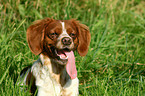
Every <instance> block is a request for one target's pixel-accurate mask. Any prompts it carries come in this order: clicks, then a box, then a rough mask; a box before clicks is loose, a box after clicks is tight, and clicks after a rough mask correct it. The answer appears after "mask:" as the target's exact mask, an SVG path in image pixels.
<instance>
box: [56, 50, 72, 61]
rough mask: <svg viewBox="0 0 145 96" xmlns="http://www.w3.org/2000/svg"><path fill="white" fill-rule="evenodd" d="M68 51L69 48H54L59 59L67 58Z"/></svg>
mask: <svg viewBox="0 0 145 96" xmlns="http://www.w3.org/2000/svg"><path fill="white" fill-rule="evenodd" d="M68 52H70V50H68V49H63V50H55V54H56V55H57V57H58V58H59V59H61V60H67V59H68V55H67V53H68Z"/></svg>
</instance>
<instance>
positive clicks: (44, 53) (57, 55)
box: [21, 18, 91, 96]
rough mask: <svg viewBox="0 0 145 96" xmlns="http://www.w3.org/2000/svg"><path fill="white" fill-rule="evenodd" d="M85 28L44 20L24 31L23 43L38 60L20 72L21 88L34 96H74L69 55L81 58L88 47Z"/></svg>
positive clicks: (73, 71) (75, 80)
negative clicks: (35, 95) (25, 40)
mask: <svg viewBox="0 0 145 96" xmlns="http://www.w3.org/2000/svg"><path fill="white" fill-rule="evenodd" d="M90 39H91V35H90V31H89V28H88V27H87V26H86V25H84V24H81V23H79V21H77V20H75V19H71V20H55V19H51V18H46V19H42V20H37V21H35V22H34V23H33V24H32V25H30V26H29V27H28V29H27V41H28V45H29V48H30V50H31V52H32V53H34V54H35V55H39V59H38V60H37V61H35V62H34V64H33V65H32V66H31V67H27V68H25V69H24V70H23V71H22V72H21V78H23V79H21V84H22V85H28V86H30V92H31V93H32V95H34V93H35V91H36V89H37V91H38V92H37V96H77V95H78V94H79V91H78V88H79V80H78V78H77V70H76V65H75V57H74V53H73V51H75V50H77V52H78V53H79V55H80V56H85V55H86V54H87V52H88V47H89V44H90Z"/></svg>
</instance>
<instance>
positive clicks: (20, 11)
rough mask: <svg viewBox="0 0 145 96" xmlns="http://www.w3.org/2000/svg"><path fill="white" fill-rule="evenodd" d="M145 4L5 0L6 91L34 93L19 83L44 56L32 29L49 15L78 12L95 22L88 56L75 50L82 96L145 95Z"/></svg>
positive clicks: (17, 95) (0, 66) (1, 37)
mask: <svg viewBox="0 0 145 96" xmlns="http://www.w3.org/2000/svg"><path fill="white" fill-rule="evenodd" d="M144 6H145V1H144V0H31V1H30V0H21V1H20V0H1V1H0V13H1V14H0V56H1V59H0V86H1V87H0V96H27V95H29V92H22V91H21V89H20V86H19V85H16V82H17V78H18V77H19V74H20V71H21V70H22V69H23V68H24V67H25V66H28V65H31V64H32V63H33V62H34V61H35V60H37V58H38V56H35V55H33V54H32V53H31V51H30V49H29V48H28V44H27V41H26V29H27V27H28V26H29V25H30V24H32V22H33V21H35V20H38V19H42V18H45V17H50V18H54V19H71V18H76V19H77V20H79V21H80V22H81V23H83V24H86V25H87V26H89V28H90V32H91V37H92V38H91V44H90V49H89V52H88V54H87V56H85V57H80V56H79V55H78V53H77V52H75V56H76V65H77V70H78V78H79V80H80V85H79V92H80V96H145V8H144Z"/></svg>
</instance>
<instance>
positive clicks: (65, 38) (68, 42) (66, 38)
mask: <svg viewBox="0 0 145 96" xmlns="http://www.w3.org/2000/svg"><path fill="white" fill-rule="evenodd" d="M61 42H62V43H63V44H64V45H70V44H71V43H72V41H71V39H70V38H69V37H64V38H62V40H61Z"/></svg>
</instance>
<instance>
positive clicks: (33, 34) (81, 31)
mask: <svg viewBox="0 0 145 96" xmlns="http://www.w3.org/2000/svg"><path fill="white" fill-rule="evenodd" d="M27 40H28V44H29V47H30V49H31V51H32V52H33V53H34V54H36V55H38V54H40V53H43V54H44V55H47V56H48V57H49V58H55V59H57V60H59V61H66V60H67V56H66V54H65V52H70V51H73V50H75V49H77V51H78V53H79V54H80V55H81V56H85V55H86V54H87V52H88V46H89V43H90V33H89V29H88V27H87V26H85V25H83V24H80V23H79V22H78V21H76V20H54V19H49V18H47V19H43V20H39V21H36V23H35V24H33V25H31V26H30V27H29V28H28V29H27ZM60 54H61V55H60ZM62 54H63V55H62Z"/></svg>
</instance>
